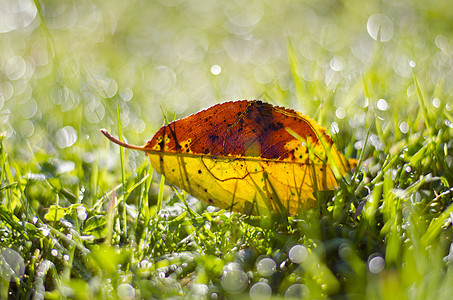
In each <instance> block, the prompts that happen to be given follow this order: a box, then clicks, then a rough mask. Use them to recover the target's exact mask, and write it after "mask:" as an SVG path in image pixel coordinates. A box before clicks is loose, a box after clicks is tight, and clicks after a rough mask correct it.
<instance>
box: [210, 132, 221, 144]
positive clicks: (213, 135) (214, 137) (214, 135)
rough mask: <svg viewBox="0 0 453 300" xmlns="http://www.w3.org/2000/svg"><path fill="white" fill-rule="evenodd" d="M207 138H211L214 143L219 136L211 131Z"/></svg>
mask: <svg viewBox="0 0 453 300" xmlns="http://www.w3.org/2000/svg"><path fill="white" fill-rule="evenodd" d="M209 139H210V140H211V142H213V143H214V142H215V141H217V140H218V139H219V136H218V135H217V134H215V133H212V134H210V135H209Z"/></svg>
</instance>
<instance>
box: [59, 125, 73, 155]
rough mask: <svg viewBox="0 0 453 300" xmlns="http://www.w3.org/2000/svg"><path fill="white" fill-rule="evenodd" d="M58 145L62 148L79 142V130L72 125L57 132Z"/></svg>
mask: <svg viewBox="0 0 453 300" xmlns="http://www.w3.org/2000/svg"><path fill="white" fill-rule="evenodd" d="M56 139H57V146H58V147H59V148H61V149H64V148H67V147H70V146H72V145H74V143H75V142H77V130H75V129H74V128H73V127H72V126H65V127H63V128H61V129H59V130H58V131H57V133H56Z"/></svg>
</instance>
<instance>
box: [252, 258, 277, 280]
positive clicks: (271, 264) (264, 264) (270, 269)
mask: <svg viewBox="0 0 453 300" xmlns="http://www.w3.org/2000/svg"><path fill="white" fill-rule="evenodd" d="M276 270H277V264H276V263H275V261H274V260H273V259H272V258H268V257H266V258H263V259H261V260H260V261H259V262H258V263H257V264H256V271H257V272H258V273H259V274H260V275H261V276H265V277H267V276H271V275H272V274H274V273H275V271H276Z"/></svg>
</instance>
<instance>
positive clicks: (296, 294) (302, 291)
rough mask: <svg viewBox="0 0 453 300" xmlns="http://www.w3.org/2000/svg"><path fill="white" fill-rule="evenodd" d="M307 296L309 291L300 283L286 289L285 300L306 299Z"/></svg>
mask: <svg viewBox="0 0 453 300" xmlns="http://www.w3.org/2000/svg"><path fill="white" fill-rule="evenodd" d="M309 295H310V291H309V290H308V287H307V286H306V285H304V284H302V283H295V284H293V285H291V286H289V287H288V288H287V289H286V292H285V299H301V298H308V297H309Z"/></svg>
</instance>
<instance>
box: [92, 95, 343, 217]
mask: <svg viewBox="0 0 453 300" xmlns="http://www.w3.org/2000/svg"><path fill="white" fill-rule="evenodd" d="M101 131H102V133H103V134H104V135H105V136H107V137H108V138H109V139H110V140H112V141H113V142H115V143H117V144H119V145H120V146H123V147H126V148H130V149H135V150H141V151H145V153H146V155H148V156H149V158H150V161H151V164H152V166H153V167H154V169H155V170H156V171H158V172H159V173H162V174H164V175H165V177H166V179H167V180H168V181H169V182H170V183H172V184H174V185H176V186H178V187H180V188H182V189H184V190H186V191H187V192H189V193H190V194H192V195H193V196H195V197H197V198H198V199H200V200H202V201H205V202H206V203H209V204H211V205H214V206H217V207H220V208H224V209H228V210H233V211H237V212H241V213H246V214H263V213H266V214H267V213H269V212H280V213H281V212H284V213H288V214H291V215H294V214H297V212H298V211H299V210H300V209H309V208H311V207H315V206H316V204H317V202H316V198H315V192H316V191H327V190H334V189H335V188H336V187H337V186H338V183H337V179H336V178H340V177H341V176H342V175H344V174H345V173H346V172H347V171H348V170H349V169H350V163H349V161H348V160H346V159H345V158H344V156H343V155H342V154H341V153H340V152H338V150H337V149H336V147H335V145H334V144H333V142H332V140H331V139H330V137H329V136H328V135H327V134H326V132H325V131H326V130H325V128H323V127H322V126H320V125H318V124H316V122H315V121H313V120H312V119H310V118H309V117H308V116H304V115H302V114H300V113H298V112H296V111H294V110H291V109H286V108H282V107H276V106H273V105H271V104H268V103H264V102H261V101H247V100H242V101H233V102H225V103H221V104H217V105H214V106H212V107H210V108H208V109H206V110H203V111H200V112H198V113H196V114H193V115H190V116H188V117H185V118H183V119H180V120H177V121H174V122H172V123H170V124H168V125H166V126H163V127H162V128H161V129H160V130H159V131H158V132H157V133H156V134H155V135H154V137H153V138H152V139H151V140H150V141H148V142H147V143H146V144H145V145H144V146H141V147H140V146H134V145H129V144H126V143H123V142H121V141H119V140H117V139H115V138H114V137H113V136H112V135H110V134H109V133H108V132H107V131H106V130H105V129H101ZM335 175H336V176H335Z"/></svg>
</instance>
